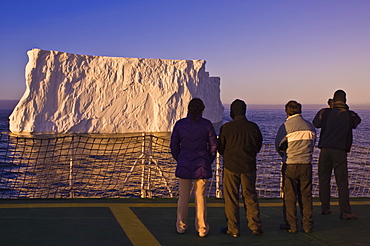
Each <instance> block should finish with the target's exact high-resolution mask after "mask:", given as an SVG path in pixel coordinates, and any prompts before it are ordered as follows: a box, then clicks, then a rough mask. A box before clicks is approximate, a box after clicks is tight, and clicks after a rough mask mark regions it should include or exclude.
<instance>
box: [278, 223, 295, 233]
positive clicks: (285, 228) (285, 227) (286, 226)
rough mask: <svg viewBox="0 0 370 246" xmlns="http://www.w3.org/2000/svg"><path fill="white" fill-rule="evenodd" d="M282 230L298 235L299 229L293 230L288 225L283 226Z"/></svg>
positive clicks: (281, 226)
mask: <svg viewBox="0 0 370 246" xmlns="http://www.w3.org/2000/svg"><path fill="white" fill-rule="evenodd" d="M280 230H282V231H286V232H290V233H297V229H291V228H290V226H289V225H287V224H281V225H280Z"/></svg>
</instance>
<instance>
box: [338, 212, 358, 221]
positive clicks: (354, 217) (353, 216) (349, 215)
mask: <svg viewBox="0 0 370 246" xmlns="http://www.w3.org/2000/svg"><path fill="white" fill-rule="evenodd" d="M340 218H341V219H342V220H357V219H358V216H357V214H352V213H342V214H341V215H340Z"/></svg>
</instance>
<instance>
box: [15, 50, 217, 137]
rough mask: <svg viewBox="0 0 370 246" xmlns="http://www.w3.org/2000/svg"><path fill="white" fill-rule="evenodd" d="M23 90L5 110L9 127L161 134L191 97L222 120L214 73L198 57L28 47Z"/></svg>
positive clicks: (184, 109)
mask: <svg viewBox="0 0 370 246" xmlns="http://www.w3.org/2000/svg"><path fill="white" fill-rule="evenodd" d="M27 54H28V57H29V62H28V64H27V66H26V91H25V93H24V95H23V97H22V98H21V99H20V101H19V103H18V104H17V106H16V107H15V109H14V111H13V113H12V114H11V115H10V117H9V118H10V131H11V132H13V133H125V132H167V131H171V130H172V128H173V125H174V123H175V122H176V121H177V120H178V119H180V118H183V117H185V116H186V114H187V105H188V103H189V101H190V100H191V99H192V98H194V97H199V98H201V99H202V100H203V102H204V104H205V106H206V108H205V111H204V113H203V116H204V117H205V118H207V119H209V120H211V121H212V122H214V123H216V122H220V121H221V120H222V114H223V106H222V103H221V100H220V78H218V77H209V74H208V72H206V71H205V61H204V60H164V59H139V58H119V57H102V56H87V55H76V54H69V53H64V52H58V51H44V50H40V49H32V50H30V51H29V52H28V53H27Z"/></svg>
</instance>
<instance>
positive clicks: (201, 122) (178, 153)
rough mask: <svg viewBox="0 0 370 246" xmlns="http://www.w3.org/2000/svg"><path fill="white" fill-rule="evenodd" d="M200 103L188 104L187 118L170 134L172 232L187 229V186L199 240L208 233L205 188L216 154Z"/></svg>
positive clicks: (211, 127)
mask: <svg viewBox="0 0 370 246" xmlns="http://www.w3.org/2000/svg"><path fill="white" fill-rule="evenodd" d="M203 110H204V104H203V101H202V100H201V99H199V98H194V99H192V100H191V101H190V102H189V105H188V115H187V117H186V118H183V119H180V120H179V121H177V122H176V124H175V126H174V128H173V131H172V135H171V143H170V148H171V154H172V156H173V158H174V159H175V160H176V161H177V167H176V173H175V175H176V177H178V178H179V199H178V203H177V221H176V230H177V232H178V233H179V234H183V233H185V231H186V229H187V227H188V222H187V219H188V203H189V199H190V192H191V185H192V181H194V190H195V211H196V217H195V229H196V230H197V232H198V233H199V236H200V237H205V236H207V234H208V231H209V225H208V223H207V222H206V219H207V203H206V198H205V189H206V182H207V179H209V178H211V177H212V169H211V164H212V163H213V161H214V159H215V156H216V151H217V137H216V133H215V130H214V128H213V125H212V123H211V122H210V121H209V120H207V119H205V118H203V117H202V113H203Z"/></svg>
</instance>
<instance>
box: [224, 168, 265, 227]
mask: <svg viewBox="0 0 370 246" xmlns="http://www.w3.org/2000/svg"><path fill="white" fill-rule="evenodd" d="M255 185H256V173H255V172H254V173H250V174H249V173H248V174H247V173H241V174H238V173H233V172H230V171H228V170H227V169H226V168H224V174H223V191H224V198H225V215H226V221H227V227H228V231H229V232H230V233H233V234H235V233H239V228H240V217H239V188H240V186H241V191H242V198H243V202H244V209H245V215H246V218H247V220H248V227H249V229H251V230H258V229H261V226H262V223H261V220H260V209H259V203H258V197H257V192H256V187H255Z"/></svg>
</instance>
